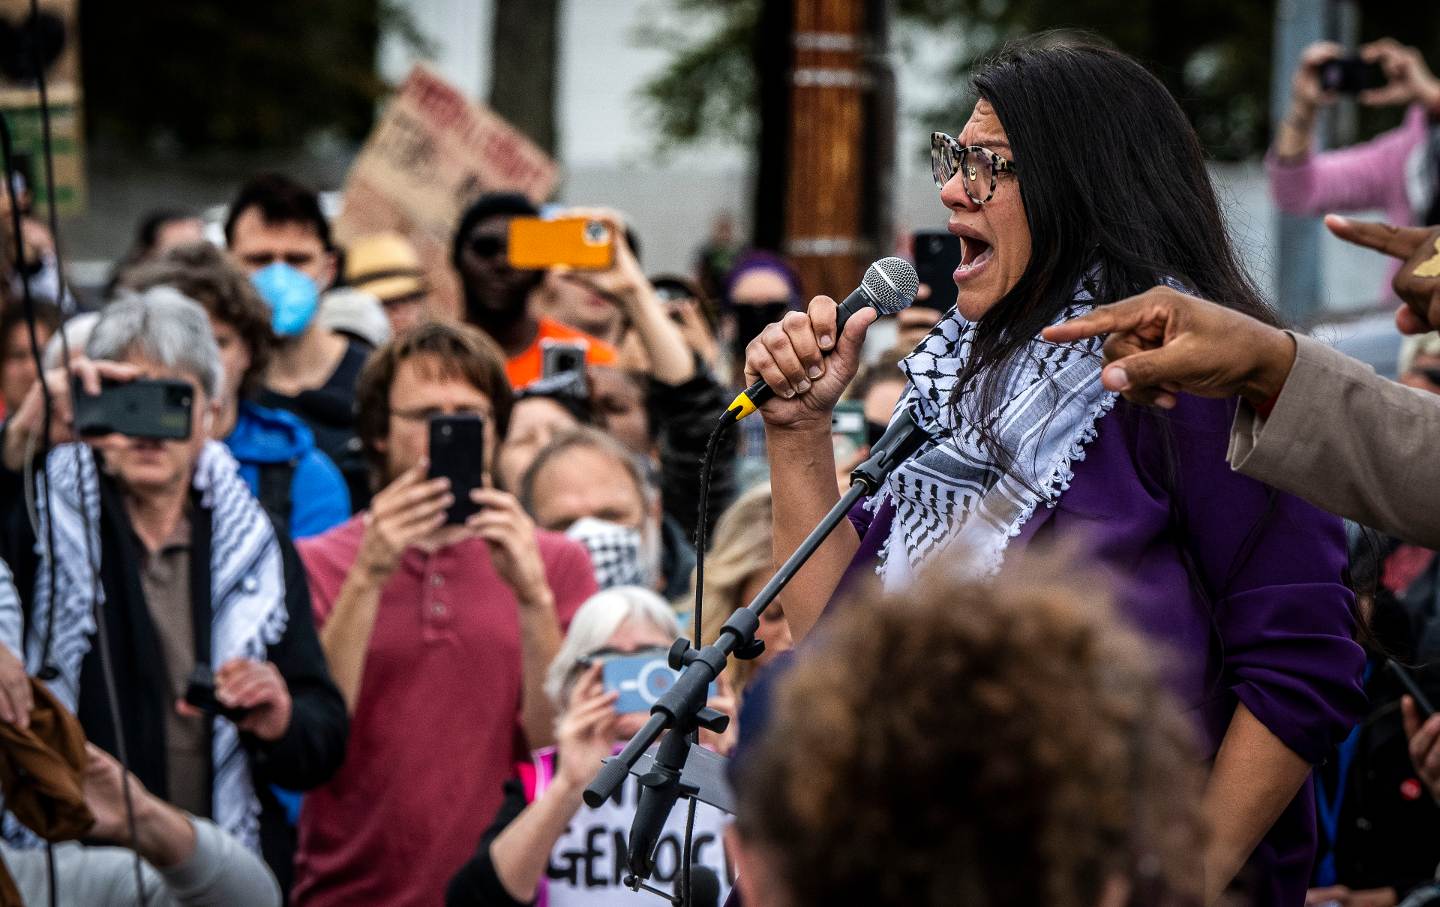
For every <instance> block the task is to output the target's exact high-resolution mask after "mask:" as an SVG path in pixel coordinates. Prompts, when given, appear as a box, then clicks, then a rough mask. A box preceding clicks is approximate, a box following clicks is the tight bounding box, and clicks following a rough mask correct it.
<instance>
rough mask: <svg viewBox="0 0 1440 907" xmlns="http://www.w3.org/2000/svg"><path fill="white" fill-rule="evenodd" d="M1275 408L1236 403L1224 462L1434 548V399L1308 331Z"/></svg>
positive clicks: (1438, 523) (1437, 437)
mask: <svg viewBox="0 0 1440 907" xmlns="http://www.w3.org/2000/svg"><path fill="white" fill-rule="evenodd" d="M1292 336H1294V338H1295V347H1296V351H1295V365H1294V367H1293V368H1291V370H1290V376H1289V377H1288V378H1287V379H1286V380H1285V386H1284V388H1282V389H1281V392H1280V397H1279V398H1278V399H1277V400H1276V402H1275V408H1274V409H1273V410H1271V412H1270V415H1269V416H1268V417H1262V416H1260V415H1259V414H1258V413H1256V412H1255V410H1254V408H1253V407H1251V406H1250V405H1249V404H1247V403H1245V402H1243V401H1242V402H1241V404H1240V409H1239V411H1238V412H1237V413H1236V414H1235V423H1234V425H1233V426H1232V427H1231V430H1230V451H1229V455H1228V458H1229V461H1230V465H1231V467H1233V468H1234V469H1236V470H1238V471H1239V472H1242V473H1244V474H1245V475H1247V476H1250V477H1251V478H1254V479H1258V480H1260V481H1261V482H1264V483H1265V484H1267V485H1271V486H1274V487H1275V488H1278V489H1280V490H1281V491H1285V492H1289V493H1290V494H1293V495H1296V496H1298V497H1301V498H1304V499H1305V500H1307V501H1309V502H1310V503H1312V504H1314V505H1315V506H1317V507H1320V508H1323V509H1325V510H1328V511H1330V512H1331V513H1336V514H1339V515H1340V516H1343V517H1347V518H1349V519H1352V520H1355V521H1356V522H1359V523H1362V524H1364V525H1366V526H1371V527H1373V528H1375V529H1379V530H1381V531H1382V532H1386V533H1389V534H1391V535H1395V536H1398V537H1400V538H1402V539H1405V540H1407V541H1411V542H1415V543H1417V544H1420V545H1424V546H1426V547H1428V548H1440V481H1437V480H1440V469H1437V465H1440V395H1435V394H1429V393H1426V392H1424V391H1419V390H1415V389H1414V388H1409V387H1405V386H1404V385H1401V384H1396V383H1395V382H1393V381H1390V380H1388V379H1385V378H1382V377H1380V376H1379V375H1377V374H1376V373H1375V370H1374V369H1372V368H1370V367H1369V366H1367V365H1365V364H1363V363H1361V362H1357V361H1356V360H1354V359H1351V358H1350V357H1348V356H1346V355H1344V354H1343V353H1340V352H1337V351H1336V350H1333V349H1331V348H1330V347H1328V346H1326V345H1325V344H1323V343H1321V342H1319V341H1317V340H1313V339H1311V338H1309V337H1303V336H1300V335H1292Z"/></svg>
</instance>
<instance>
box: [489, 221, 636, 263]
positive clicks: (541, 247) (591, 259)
mask: <svg viewBox="0 0 1440 907" xmlns="http://www.w3.org/2000/svg"><path fill="white" fill-rule="evenodd" d="M508 249H509V251H508V253H507V254H508V255H509V256H510V267H512V268H518V269H520V270H525V271H542V270H545V269H546V268H553V267H555V266H556V265H565V266H566V267H569V268H575V269H577V270H584V271H603V270H605V269H606V268H608V267H610V266H611V265H612V264H614V263H615V238H614V237H613V236H611V235H610V228H609V227H607V226H605V224H603V223H601V222H600V221H598V220H589V219H587V218H583V217H563V218H560V219H559V220H542V219H540V218H538V217H517V218H515V219H514V220H512V221H510V242H509V246H508Z"/></svg>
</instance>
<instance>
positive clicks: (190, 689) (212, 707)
mask: <svg viewBox="0 0 1440 907" xmlns="http://www.w3.org/2000/svg"><path fill="white" fill-rule="evenodd" d="M185 701H186V702H187V703H189V704H190V705H193V706H194V707H195V708H197V709H199V710H200V711H202V712H204V713H205V714H207V715H219V716H221V717H223V718H228V719H230V720H231V721H233V722H239V721H240V720H241V719H243V718H244V717H245V716H246V715H248V714H250V711H251V710H250V709H232V708H230V707H229V706H225V705H221V704H220V700H219V699H216V698H215V675H213V674H211V673H210V666H209V665H203V664H200V665H196V666H195V669H194V670H193V671H191V672H190V679H189V680H188V681H186V683H185Z"/></svg>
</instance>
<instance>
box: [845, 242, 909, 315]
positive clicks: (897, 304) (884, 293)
mask: <svg viewBox="0 0 1440 907" xmlns="http://www.w3.org/2000/svg"><path fill="white" fill-rule="evenodd" d="M860 285H861V286H862V287H864V288H865V292H866V293H867V294H869V296H870V298H871V299H873V300H875V308H876V310H877V311H879V313H880V314H881V315H893V314H895V313H896V312H898V311H900V310H901V309H903V308H907V307H909V305H910V303H912V302H914V301H915V292H916V291H917V290H919V289H920V277H919V275H917V274H916V273H915V266H914V265H912V264H910V262H908V261H906V260H905V259H903V258H895V257H894V256H891V257H889V258H882V259H880V260H879V261H877V262H875V263H874V264H872V265H871V266H870V267H869V268H868V269H866V271H865V279H864V280H862V281H860Z"/></svg>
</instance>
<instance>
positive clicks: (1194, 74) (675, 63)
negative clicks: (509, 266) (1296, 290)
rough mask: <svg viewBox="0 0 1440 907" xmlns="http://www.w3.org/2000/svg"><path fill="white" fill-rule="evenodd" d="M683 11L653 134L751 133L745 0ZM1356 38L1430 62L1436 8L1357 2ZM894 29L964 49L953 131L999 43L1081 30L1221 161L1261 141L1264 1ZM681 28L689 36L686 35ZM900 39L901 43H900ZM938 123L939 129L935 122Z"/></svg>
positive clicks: (1111, 8)
mask: <svg viewBox="0 0 1440 907" xmlns="http://www.w3.org/2000/svg"><path fill="white" fill-rule="evenodd" d="M669 5H670V7H671V9H672V10H673V11H674V12H676V13H677V14H680V15H683V16H685V17H687V18H693V17H695V16H697V15H709V16H710V17H712V18H713V19H714V20H715V23H716V24H715V28H714V29H713V30H712V31H710V32H708V33H706V34H704V35H702V36H700V37H689V38H686V37H685V35H684V34H683V33H682V32H681V31H680V30H679V29H676V28H673V27H670V28H668V29H667V28H665V27H663V26H662V27H651V28H650V29H648V32H649V34H648V35H647V36H646V37H648V38H652V39H661V40H660V46H663V47H666V48H668V49H670V50H671V52H672V53H673V55H674V56H673V60H672V63H671V65H670V66H669V67H667V69H666V70H664V71H663V72H662V73H661V74H660V75H658V76H657V77H656V78H655V79H653V80H652V81H651V82H650V83H649V84H648V85H647V86H645V89H644V91H643V100H644V102H645V104H646V107H647V110H648V111H649V112H650V114H651V117H652V119H653V121H654V123H655V124H656V125H657V126H658V127H659V129H660V131H661V133H662V136H663V137H664V139H665V140H666V141H668V142H670V143H672V144H685V143H689V142H694V141H697V140H700V139H712V138H737V139H739V140H740V141H745V140H746V138H747V137H748V136H750V135H752V134H753V125H752V124H751V123H750V118H751V117H753V111H754V110H755V108H756V98H755V92H756V85H755V80H754V76H753V72H752V71H751V59H750V56H749V48H750V46H751V37H752V35H751V30H752V29H753V27H754V22H755V11H756V8H757V7H758V3H757V2H755V0H711V2H696V0H671V2H670V4H669ZM1360 10H1361V12H1360V15H1361V33H1362V35H1361V37H1362V40H1370V39H1373V38H1376V37H1380V36H1381V35H1393V36H1395V37H1397V38H1399V39H1400V40H1402V41H1406V42H1407V43H1414V44H1417V45H1419V46H1420V47H1421V49H1422V50H1423V51H1425V52H1426V55H1427V57H1428V58H1429V59H1430V60H1431V62H1432V65H1434V66H1435V67H1436V68H1440V4H1420V3H1415V2H1414V0H1366V2H1363V3H1361V4H1360ZM895 16H896V20H897V24H898V25H899V26H901V29H902V33H903V29H905V28H911V29H923V30H926V31H949V30H953V31H954V32H955V33H956V35H957V38H958V39H960V40H957V42H956V44H957V46H960V47H963V48H964V49H963V50H962V51H961V52H959V53H958V54H957V56H956V57H955V59H953V60H951V61H949V64H948V66H947V67H946V69H945V72H946V77H947V78H949V79H951V80H952V81H953V84H954V86H955V89H954V91H953V93H951V94H950V95H949V96H948V98H947V103H946V104H945V105H944V106H943V107H942V108H940V109H937V110H934V111H928V112H927V119H932V120H933V121H934V122H935V123H937V124H943V125H945V126H948V127H950V128H958V124H959V123H961V122H963V121H964V119H965V117H966V115H967V114H968V109H967V108H966V104H967V103H968V102H969V100H971V99H970V98H969V91H968V82H969V73H970V70H971V69H972V67H973V66H974V65H975V63H976V62H977V61H979V60H981V59H983V58H984V57H985V56H987V55H988V54H990V53H992V52H994V51H995V50H996V49H997V48H998V47H1000V46H1001V45H1002V44H1003V43H1004V42H1005V41H1006V40H1008V39H1010V38H1013V37H1016V36H1018V35H1023V34H1027V33H1030V32H1035V31H1040V30H1045V29H1054V28H1073V29H1083V30H1087V31H1091V32H1094V33H1096V34H1098V35H1100V36H1101V37H1102V38H1104V39H1105V40H1107V41H1109V42H1111V43H1112V44H1114V45H1115V46H1116V47H1118V48H1119V49H1120V50H1123V51H1125V52H1126V53H1129V54H1131V55H1133V56H1135V57H1137V58H1138V59H1139V60H1140V61H1141V62H1143V63H1144V64H1145V65H1146V66H1148V67H1150V69H1151V70H1152V71H1153V72H1154V73H1155V74H1156V75H1157V76H1159V77H1160V79H1161V80H1162V81H1164V82H1165V84H1166V85H1167V86H1168V87H1169V88H1170V90H1171V91H1172V92H1173V93H1174V94H1175V96H1176V98H1177V99H1178V100H1179V102H1180V104H1181V106H1182V107H1183V108H1184V109H1185V111H1186V113H1187V114H1188V115H1189V116H1190V118H1191V121H1192V122H1193V123H1194V124H1195V128H1196V130H1197V131H1198V132H1199V134H1200V137H1201V140H1202V142H1203V143H1204V144H1205V147H1206V148H1207V149H1208V150H1209V152H1210V153H1211V154H1212V155H1214V156H1215V157H1217V158H1221V159H1239V158H1245V157H1251V156H1254V155H1256V154H1258V153H1260V152H1261V151H1263V149H1264V148H1265V145H1266V143H1267V142H1268V139H1269V120H1270V103H1269V93H1270V81H1271V73H1270V61H1271V53H1272V44H1273V39H1274V18H1275V9H1274V4H1273V2H1272V3H1266V2H1259V0H1228V2H1226V0H895ZM691 34H692V35H693V34H694V32H693V30H692V32H691ZM902 43H903V42H902ZM1396 118H1397V114H1396V112H1395V111H1368V112H1366V113H1365V114H1364V115H1363V116H1362V128H1363V129H1365V130H1367V131H1373V130H1374V129H1377V128H1381V127H1383V126H1385V125H1388V124H1391V123H1393V122H1394V121H1395V119H1396ZM937 128H939V127H937Z"/></svg>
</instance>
